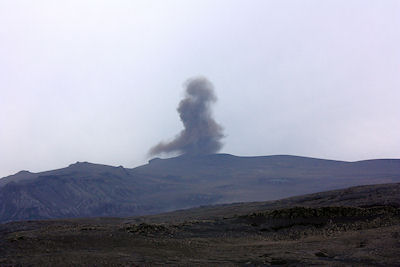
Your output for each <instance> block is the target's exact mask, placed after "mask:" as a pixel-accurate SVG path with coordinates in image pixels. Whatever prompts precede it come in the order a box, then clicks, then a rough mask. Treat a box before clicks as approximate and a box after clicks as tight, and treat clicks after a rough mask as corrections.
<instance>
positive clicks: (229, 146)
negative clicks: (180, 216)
mask: <svg viewBox="0 0 400 267" xmlns="http://www.w3.org/2000/svg"><path fill="white" fill-rule="evenodd" d="M199 75H200V76H205V77H207V78H208V79H209V80H210V81H211V82H212V83H213V84H214V87H215V90H216V94H217V96H218V102H217V104H216V105H215V107H214V116H215V120H216V121H217V122H218V123H220V124H221V125H223V127H224V128H225V134H226V138H225V139H224V143H225V146H224V148H223V150H222V152H225V153H231V154H235V155H272V154H293V155H303V156H312V157H319V158H329V159H340V160H352V161H353V160H362V159H371V158H399V157H400V105H399V100H400V1H399V0H396V1H390V0H373V1H371V0H370V1H369V0H359V1H353V0H333V1H329V0H324V1H321V0H314V1H313V0H292V1H285V0H273V1H268V0H260V1H257V0H240V1H235V0H176V1H173V0H158V1H155V0H153V1H151V0H142V1H133V0H125V1H118V0H109V1H100V0H90V1H89V0H68V1H53V0H35V1H33V0H31V1H28V0H27V1H19V0H0V83H1V84H0V109H1V112H0V177H3V176H6V175H9V174H12V173H15V172H17V171H19V170H30V171H33V172H37V171H44V170H48V169H55V168H61V167H65V166H67V165H69V164H70V163H74V162H76V161H90V162H95V163H103V164H110V165H123V166H125V167H134V166H137V165H140V164H143V163H145V162H146V161H147V158H146V154H147V152H148V150H149V148H150V147H152V146H154V145H155V144H157V143H158V142H159V141H161V140H165V141H168V140H171V139H172V138H173V137H174V136H175V135H176V134H177V133H179V131H180V130H181V129H182V124H181V122H180V121H179V117H178V114H177V112H176V108H177V106H178V103H179V101H180V99H181V98H182V96H183V87H182V85H183V84H184V82H185V81H186V80H187V79H188V78H191V77H196V76H199Z"/></svg>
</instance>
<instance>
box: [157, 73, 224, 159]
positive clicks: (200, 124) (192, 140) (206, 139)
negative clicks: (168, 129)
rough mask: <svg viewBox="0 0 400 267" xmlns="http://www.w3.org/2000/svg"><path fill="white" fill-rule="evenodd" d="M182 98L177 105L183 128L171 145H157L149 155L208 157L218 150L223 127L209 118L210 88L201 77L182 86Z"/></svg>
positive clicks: (211, 94) (210, 116)
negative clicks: (176, 153) (173, 154)
mask: <svg viewBox="0 0 400 267" xmlns="http://www.w3.org/2000/svg"><path fill="white" fill-rule="evenodd" d="M185 87H186V91H185V98H184V99H182V100H181V102H180V103H179V106H178V109H177V111H178V113H179V116H180V118H181V121H182V123H183V126H184V129H183V130H182V131H181V132H180V133H179V134H178V135H177V136H176V137H175V139H174V140H172V141H171V142H160V143H159V144H157V145H156V146H154V147H153V148H151V149H150V151H149V155H150V156H154V155H157V154H161V153H171V152H178V153H180V154H187V155H201V154H212V153H216V152H218V151H219V150H220V149H221V148H222V145H223V144H222V143H221V139H222V138H223V137H224V134H223V128H222V127H221V126H220V125H219V124H218V123H217V122H216V121H215V120H214V119H213V117H212V113H211V105H212V104H213V103H215V102H216V101H217V97H216V96H215V94H214V87H213V85H212V83H211V82H209V81H208V80H207V79H205V78H195V79H190V80H188V81H187V82H186V84H185Z"/></svg>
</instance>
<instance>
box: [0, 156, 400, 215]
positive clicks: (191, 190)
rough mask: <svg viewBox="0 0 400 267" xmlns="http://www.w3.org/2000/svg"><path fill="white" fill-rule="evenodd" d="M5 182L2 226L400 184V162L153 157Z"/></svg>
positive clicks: (0, 200)
mask: <svg viewBox="0 0 400 267" xmlns="http://www.w3.org/2000/svg"><path fill="white" fill-rule="evenodd" d="M4 179H6V180H3V179H0V222H6V221H14V220H30V219H48V218H67V217H96V216H134V215H145V214H155V213H161V212H166V211H172V210H176V209H182V208H190V207H196V206H201V205H210V204H222V203H232V202H247V201H266V200H275V199H281V198H285V197H290V196H295V195H302V194H308V193H316V192H320V191H327V190H333V189H340V188H346V187H349V186H356V185H366V184H383V183H395V182H400V160H396V159H378V160H367V161H357V162H345V161H335V160H325V159H316V158H309V157H300V156H291V155H274V156H260V157H238V156H234V155H229V154H210V155H202V156H178V157H174V158H169V159H157V158H155V159H152V160H150V161H149V163H148V164H145V165H142V166H138V167H136V168H131V169H130V168H124V167H122V166H118V167H114V166H108V165H102V164H94V163H88V162H77V163H74V164H71V165H69V166H68V167H66V168H61V169H56V170H51V171H46V172H40V173H30V172H26V171H25V172H19V173H17V174H15V175H14V176H8V177H6V178H4ZM2 180H3V181H2ZM1 181H2V183H1Z"/></svg>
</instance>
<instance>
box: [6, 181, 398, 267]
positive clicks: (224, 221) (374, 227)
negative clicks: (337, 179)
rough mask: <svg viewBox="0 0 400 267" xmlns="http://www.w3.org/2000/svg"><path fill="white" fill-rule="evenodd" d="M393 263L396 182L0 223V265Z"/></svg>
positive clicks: (331, 264) (394, 251)
mask: <svg viewBox="0 0 400 267" xmlns="http://www.w3.org/2000/svg"><path fill="white" fill-rule="evenodd" d="M25 265H29V266H32V265H34V266H103V265H107V266H120V265H123V266H165V265H171V266H221V265H222V266H278V265H285V266H299V265H300V266H309V265H317V266H399V265H400V184H399V183H396V184H382V185H369V186H358V187H352V188H348V189H344V190H335V191H329V192H322V193H316V194H311V195H305V196H298V197H292V198H287V199H283V200H279V201H269V202H252V203H237V204H231V205H214V206H207V207H200V208H195V209H188V210H180V211H175V212H170V213H165V214H159V215H150V216H143V217H130V218H87V219H83V218H81V219H64V220H43V221H25V222H11V223H7V224H1V225H0V266H25Z"/></svg>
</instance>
